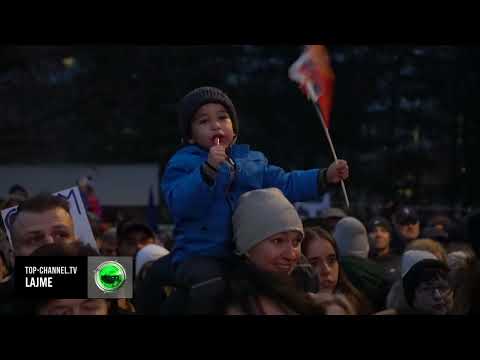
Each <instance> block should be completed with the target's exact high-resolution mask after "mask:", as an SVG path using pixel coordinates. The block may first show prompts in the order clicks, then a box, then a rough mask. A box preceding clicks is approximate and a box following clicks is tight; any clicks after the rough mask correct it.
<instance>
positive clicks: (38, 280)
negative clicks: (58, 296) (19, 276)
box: [25, 276, 53, 288]
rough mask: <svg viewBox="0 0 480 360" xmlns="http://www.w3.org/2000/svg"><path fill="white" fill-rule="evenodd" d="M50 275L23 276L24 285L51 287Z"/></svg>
mask: <svg viewBox="0 0 480 360" xmlns="http://www.w3.org/2000/svg"><path fill="white" fill-rule="evenodd" d="M52 281H53V279H52V277H51V276H48V277H30V278H29V277H28V276H27V277H26V278H25V287H27V288H29V287H34V288H47V287H48V288H51V287H53V284H52Z"/></svg>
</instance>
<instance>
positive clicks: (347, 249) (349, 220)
mask: <svg viewBox="0 0 480 360" xmlns="http://www.w3.org/2000/svg"><path fill="white" fill-rule="evenodd" d="M333 237H334V238H335V241H336V242H337V245H338V251H339V253H340V256H357V257H360V258H364V259H366V258H368V252H369V251H370V245H369V243H368V236H367V230H366V229H365V226H363V224H362V223H361V222H360V221H359V220H357V219H355V218H353V217H346V218H343V219H342V220H340V221H339V222H338V223H337V225H336V226H335V230H334V232H333Z"/></svg>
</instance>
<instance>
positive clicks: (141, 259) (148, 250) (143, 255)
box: [135, 244, 169, 276]
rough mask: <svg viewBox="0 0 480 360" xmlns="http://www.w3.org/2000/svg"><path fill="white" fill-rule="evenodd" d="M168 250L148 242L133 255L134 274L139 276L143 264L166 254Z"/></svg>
mask: <svg viewBox="0 0 480 360" xmlns="http://www.w3.org/2000/svg"><path fill="white" fill-rule="evenodd" d="M168 254H169V251H168V250H167V249H165V248H164V247H163V246H160V245H156V244H150V245H147V246H145V247H144V248H142V249H141V250H140V251H138V252H137V255H136V257H135V276H139V274H140V272H141V271H142V269H143V268H144V266H145V265H147V264H149V263H152V262H153V261H155V260H157V259H160V258H161V257H164V256H165V255H168Z"/></svg>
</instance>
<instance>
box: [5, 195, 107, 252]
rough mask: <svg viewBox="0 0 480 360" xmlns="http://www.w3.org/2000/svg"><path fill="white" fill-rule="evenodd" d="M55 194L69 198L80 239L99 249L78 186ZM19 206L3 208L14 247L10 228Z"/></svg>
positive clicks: (6, 225)
mask: <svg viewBox="0 0 480 360" xmlns="http://www.w3.org/2000/svg"><path fill="white" fill-rule="evenodd" d="M53 195H56V196H59V197H62V198H64V199H65V200H68V202H69V203H70V214H71V215H72V218H73V224H74V227H75V235H76V236H77V237H78V238H79V239H80V241H81V242H82V243H84V244H88V245H90V246H92V247H93V248H94V249H95V250H97V251H98V248H97V243H96V241H95V237H94V236H93V232H92V227H91V226H90V222H89V221H88V217H87V211H86V210H85V206H84V205H83V201H82V196H81V195H80V191H79V190H78V187H76V186H75V187H72V188H69V189H66V190H62V191H59V192H56V193H54V194H53ZM17 207H18V206H14V207H11V208H8V209H4V210H2V220H3V223H4V224H5V229H6V232H7V236H8V241H10V246H11V247H12V249H13V245H12V239H11V236H10V229H11V227H12V219H13V215H15V214H16V213H17Z"/></svg>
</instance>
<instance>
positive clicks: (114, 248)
mask: <svg viewBox="0 0 480 360" xmlns="http://www.w3.org/2000/svg"><path fill="white" fill-rule="evenodd" d="M98 248H99V250H100V255H102V256H118V241H117V229H115V228H111V229H108V230H107V231H105V232H104V233H103V235H102V236H101V238H100V244H99V246H98Z"/></svg>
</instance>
